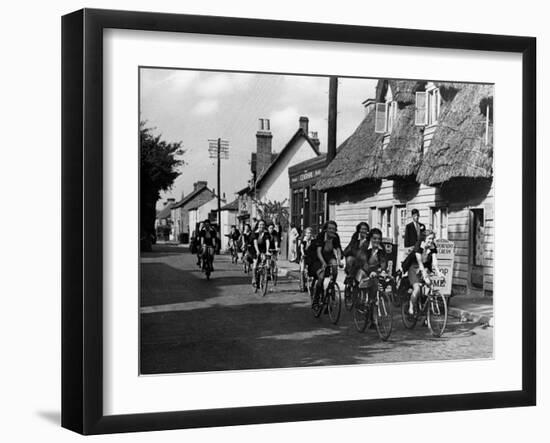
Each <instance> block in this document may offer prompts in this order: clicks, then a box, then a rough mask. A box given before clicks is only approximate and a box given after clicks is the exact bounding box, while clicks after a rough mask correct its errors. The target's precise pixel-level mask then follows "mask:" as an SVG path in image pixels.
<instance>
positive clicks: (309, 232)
mask: <svg viewBox="0 0 550 443" xmlns="http://www.w3.org/2000/svg"><path fill="white" fill-rule="evenodd" d="M312 243H313V229H311V228H310V227H307V228H306V229H305V230H304V238H302V239H301V240H300V243H299V248H298V251H299V255H300V275H303V273H304V272H305V270H306V264H307V263H306V255H307V250H308V248H309V247H310V246H311V244H312Z"/></svg>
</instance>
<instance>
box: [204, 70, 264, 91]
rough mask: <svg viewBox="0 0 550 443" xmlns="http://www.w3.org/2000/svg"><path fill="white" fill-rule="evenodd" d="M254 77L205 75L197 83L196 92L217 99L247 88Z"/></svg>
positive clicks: (248, 75) (222, 74) (245, 75)
mask: <svg viewBox="0 0 550 443" xmlns="http://www.w3.org/2000/svg"><path fill="white" fill-rule="evenodd" d="M252 77H253V76H252V75H250V74H229V73H220V74H204V73H203V75H202V78H201V79H200V80H199V81H198V82H197V88H196V92H197V94H199V95H201V96H203V97H215V96H219V95H222V94H227V93H230V92H233V91H235V90H241V89H243V88H245V87H246V86H247V85H248V83H249V82H250V80H251V78H252Z"/></svg>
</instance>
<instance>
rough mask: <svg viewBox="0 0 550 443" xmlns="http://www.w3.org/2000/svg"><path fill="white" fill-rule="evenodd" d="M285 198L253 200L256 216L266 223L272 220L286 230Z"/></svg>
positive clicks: (287, 222)
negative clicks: (278, 199)
mask: <svg viewBox="0 0 550 443" xmlns="http://www.w3.org/2000/svg"><path fill="white" fill-rule="evenodd" d="M286 202H287V199H284V200H283V201H282V202H280V201H271V200H267V201H261V200H254V203H255V205H256V209H257V211H258V217H259V218H261V219H263V220H265V221H266V222H267V223H269V222H270V221H274V222H276V223H280V224H281V227H282V229H283V231H287V230H288V224H289V218H290V217H289V213H288V207H287V206H286Z"/></svg>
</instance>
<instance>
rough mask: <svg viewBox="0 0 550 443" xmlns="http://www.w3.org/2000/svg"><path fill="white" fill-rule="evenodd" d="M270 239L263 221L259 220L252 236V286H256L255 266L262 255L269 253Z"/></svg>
mask: <svg viewBox="0 0 550 443" xmlns="http://www.w3.org/2000/svg"><path fill="white" fill-rule="evenodd" d="M270 241H271V239H270V238H269V234H268V232H267V230H266V229H265V221H264V220H259V221H258V229H257V230H256V232H254V238H253V245H254V257H253V262H252V286H256V268H257V267H258V262H259V261H260V260H261V259H262V255H266V254H268V253H269V248H270Z"/></svg>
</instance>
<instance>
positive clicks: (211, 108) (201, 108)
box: [193, 99, 220, 115]
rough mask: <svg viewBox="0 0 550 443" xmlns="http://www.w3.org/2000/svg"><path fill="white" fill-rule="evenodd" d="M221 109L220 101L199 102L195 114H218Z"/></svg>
mask: <svg viewBox="0 0 550 443" xmlns="http://www.w3.org/2000/svg"><path fill="white" fill-rule="evenodd" d="M219 107H220V103H219V102H218V100H214V99H204V100H201V101H200V102H198V103H197V104H196V105H195V107H194V108H193V113H194V114H198V115H208V114H212V113H213V112H216V111H217V110H218V108H219Z"/></svg>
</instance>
